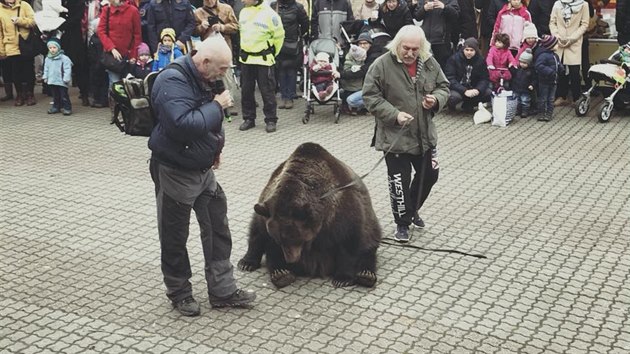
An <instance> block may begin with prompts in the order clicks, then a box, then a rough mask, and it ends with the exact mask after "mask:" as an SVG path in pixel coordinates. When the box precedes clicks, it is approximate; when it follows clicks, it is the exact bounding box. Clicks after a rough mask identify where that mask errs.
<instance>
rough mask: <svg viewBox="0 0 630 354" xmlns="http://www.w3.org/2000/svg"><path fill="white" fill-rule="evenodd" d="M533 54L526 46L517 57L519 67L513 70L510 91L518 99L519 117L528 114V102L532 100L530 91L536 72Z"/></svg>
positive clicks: (533, 84) (525, 116) (524, 116)
mask: <svg viewBox="0 0 630 354" xmlns="http://www.w3.org/2000/svg"><path fill="white" fill-rule="evenodd" d="M533 59H534V55H533V54H532V50H531V49H530V48H527V49H526V50H525V51H524V52H523V53H522V54H521V56H520V58H519V60H518V61H519V67H518V68H515V69H514V70H513V72H514V74H513V75H512V91H514V94H515V95H516V98H517V99H518V111H519V112H520V114H521V118H527V116H528V115H529V114H530V109H529V107H530V104H531V101H532V92H533V91H534V86H535V77H536V73H535V72H534V68H533V66H532V61H533Z"/></svg>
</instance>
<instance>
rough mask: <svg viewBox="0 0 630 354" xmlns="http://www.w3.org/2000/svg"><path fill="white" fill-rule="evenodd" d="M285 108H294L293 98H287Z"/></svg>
mask: <svg viewBox="0 0 630 354" xmlns="http://www.w3.org/2000/svg"><path fill="white" fill-rule="evenodd" d="M284 109H293V100H285V101H284Z"/></svg>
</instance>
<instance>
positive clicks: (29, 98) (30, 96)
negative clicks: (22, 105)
mask: <svg viewBox="0 0 630 354" xmlns="http://www.w3.org/2000/svg"><path fill="white" fill-rule="evenodd" d="M26 87H27V85H24V92H25V94H24V99H25V101H26V105H27V106H34V105H35V104H37V101H35V94H34V92H33V90H34V89H35V87H29V88H26Z"/></svg>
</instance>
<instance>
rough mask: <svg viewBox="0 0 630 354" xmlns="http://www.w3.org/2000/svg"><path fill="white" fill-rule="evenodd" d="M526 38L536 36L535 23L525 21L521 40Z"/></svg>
mask: <svg viewBox="0 0 630 354" xmlns="http://www.w3.org/2000/svg"><path fill="white" fill-rule="evenodd" d="M527 38H538V30H537V29H536V25H535V24H533V23H531V22H525V27H524V28H523V40H525V39H527Z"/></svg>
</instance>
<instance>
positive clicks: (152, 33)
mask: <svg viewBox="0 0 630 354" xmlns="http://www.w3.org/2000/svg"><path fill="white" fill-rule="evenodd" d="M146 11H147V13H146V17H147V27H146V28H147V34H148V37H149V43H147V44H148V45H149V47H151V52H152V53H155V52H156V51H157V50H158V42H159V38H158V37H159V35H160V33H162V30H163V29H165V28H172V29H174V30H175V34H176V35H177V39H176V41H175V44H177V46H178V47H179V49H180V50H181V51H182V52H183V53H186V42H188V41H189V40H190V36H191V35H192V33H193V30H194V29H195V16H194V15H193V12H192V6H191V5H190V2H189V1H188V0H151V4H150V5H149V6H148V7H147V9H146Z"/></svg>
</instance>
